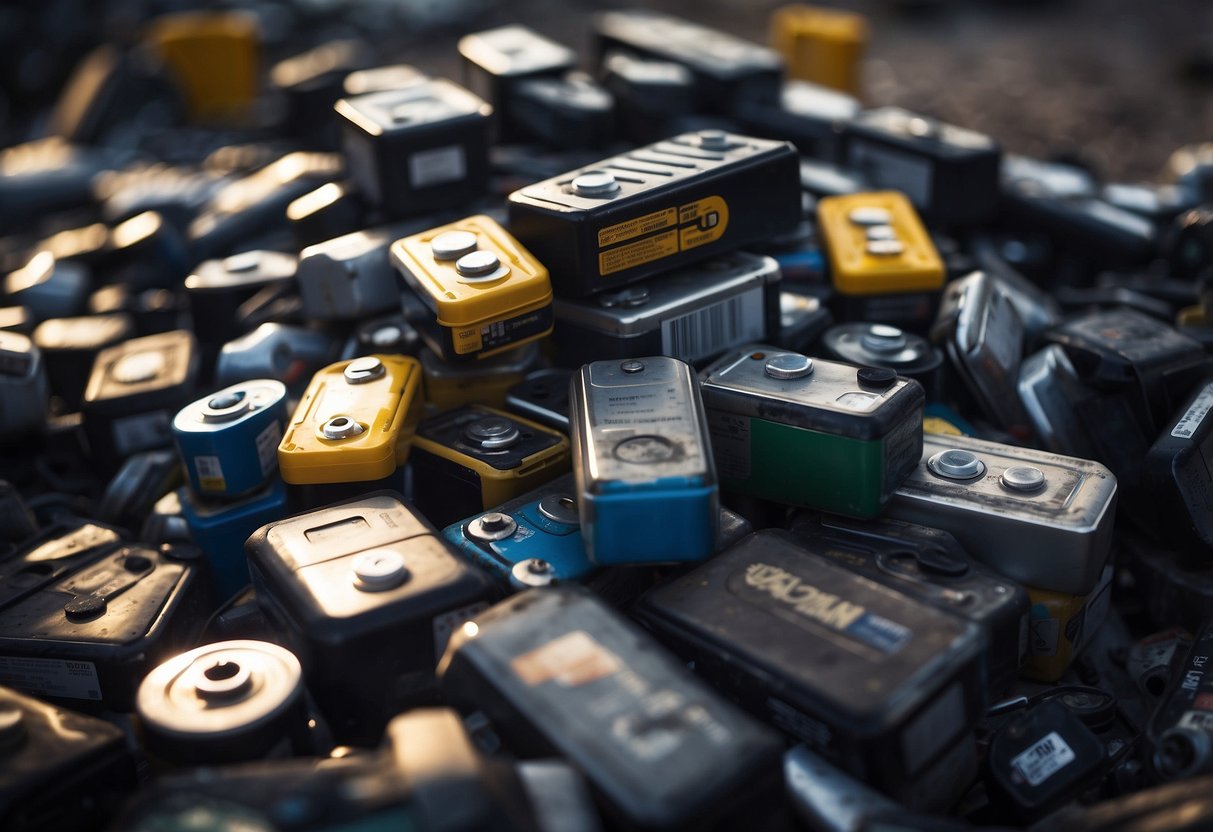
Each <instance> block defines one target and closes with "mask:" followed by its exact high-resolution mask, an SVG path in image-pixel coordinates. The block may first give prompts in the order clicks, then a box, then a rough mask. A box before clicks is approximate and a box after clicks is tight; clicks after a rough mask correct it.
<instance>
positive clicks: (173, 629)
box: [0, 546, 214, 712]
mask: <svg viewBox="0 0 1213 832" xmlns="http://www.w3.org/2000/svg"><path fill="white" fill-rule="evenodd" d="M197 554H198V551H197V549H194V548H193V547H190V546H182V547H179V548H175V547H172V546H164V547H161V548H160V549H159V550H155V549H149V548H146V547H142V546H123V547H121V548H119V549H115V550H112V551H110V552H109V553H107V554H102V555H100V556H99V557H97V558H95V559H92V560H90V561H89V562H88V563H87V564H84V565H82V566H80V567H79V568H77V569H76V570H75V571H74V572H69V573H68V574H66V575H65V576H63V577H61V578H59V579H57V580H55V581H53V582H52V583H49V584H43V585H42V586H40V587H38V588H37V589H34V590H33V591H29V592H27V593H25V594H24V595H22V596H20V597H17V598H11V599H10V600H9V601H8V602H7V603H5V604H4V606H3V609H0V684H6V685H10V686H12V687H15V688H17V689H18V690H21V691H23V692H25V693H30V694H33V695H35V696H40V697H45V698H47V699H50V700H53V701H56V702H62V703H64V704H68V705H69V706H70V707H73V708H78V709H80V710H89V709H101V708H104V709H105V710H110V711H118V712H127V711H130V710H131V709H132V708H133V707H134V700H135V689H136V687H137V686H138V683H139V679H141V678H142V677H143V674H144V673H145V672H146V671H147V669H148V668H150V667H151V666H154V665H155V664H157V663H158V662H160V661H162V660H163V659H165V658H166V657H168V656H170V655H172V654H173V653H175V652H177V651H178V650H181V649H183V648H185V647H187V646H188V645H190V644H192V643H193V640H194V639H195V638H196V637H197V635H198V633H199V632H200V631H201V629H202V626H203V624H204V623H205V621H206V616H207V615H208V614H209V612H210V610H211V609H212V607H213V605H214V600H213V597H212V595H213V593H212V588H211V585H210V582H209V576H208V575H206V573H205V571H202V570H199V568H198V565H197V564H196V563H195V562H192V561H193V559H194V558H195V557H197Z"/></svg>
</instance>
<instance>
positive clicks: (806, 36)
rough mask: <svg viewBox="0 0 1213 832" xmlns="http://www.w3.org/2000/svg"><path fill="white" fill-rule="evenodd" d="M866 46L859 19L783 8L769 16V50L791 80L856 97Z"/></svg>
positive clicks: (812, 8)
mask: <svg viewBox="0 0 1213 832" xmlns="http://www.w3.org/2000/svg"><path fill="white" fill-rule="evenodd" d="M867 45H868V21H867V19H866V18H865V17H864V16H863V15H859V14H854V13H853V12H847V11H843V10H841V9H831V8H823V7H821V6H807V5H793V6H784V7H782V8H779V9H776V10H775V11H774V12H773V13H772V14H771V47H772V48H773V49H774V50H775V51H776V52H779V53H780V54H781V55H783V58H784V60H785V61H786V62H787V67H788V75H789V76H790V77H792V78H797V79H800V80H802V81H811V82H813V83H814V84H821V85H822V86H826V87H832V88H833V89H836V90H841V91H842V92H846V93H850V94H851V95H854V96H857V97H858V96H859V95H860V94H861V87H862V85H861V83H860V67H861V63H860V62H861V61H862V59H863V52H864V49H865V48H866V47H867Z"/></svg>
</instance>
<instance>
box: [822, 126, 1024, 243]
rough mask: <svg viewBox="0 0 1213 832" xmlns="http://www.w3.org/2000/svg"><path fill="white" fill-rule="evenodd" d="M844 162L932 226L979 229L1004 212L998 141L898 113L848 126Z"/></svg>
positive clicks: (843, 153)
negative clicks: (897, 195) (903, 199)
mask: <svg viewBox="0 0 1213 832" xmlns="http://www.w3.org/2000/svg"><path fill="white" fill-rule="evenodd" d="M842 157H843V162H844V164H846V166H847V167H849V168H853V169H855V170H857V171H859V172H860V173H861V174H863V176H864V178H866V179H867V180H868V181H869V182H870V183H871V184H872V185H873V186H875V187H877V188H895V189H897V190H900V191H902V192H904V193H905V195H906V196H908V197H909V198H910V201H911V202H913V203H914V206H915V207H916V208H917V209H918V210H919V211H921V212H922V214H923V216H924V217H925V218H926V219H927V221H928V222H932V223H938V224H941V225H953V224H955V225H961V224H964V225H973V224H978V223H981V222H984V221H986V220H989V219H991V218H992V217H993V216H994V213H995V211H996V209H997V207H998V197H999V190H998V171H999V163H1000V160H1001V158H1002V150H1001V149H1000V148H999V146H998V143H997V142H995V141H994V139H992V138H990V137H989V136H986V135H984V134H982V133H979V132H977V131H975V130H969V129H966V128H963V127H957V126H955V125H951V124H945V123H942V122H940V121H937V120H936V119H933V118H930V117H928V116H924V115H918V114H916V113H912V112H909V111H907V110H903V109H900V108H898V107H881V108H878V109H875V110H865V111H864V112H862V113H859V114H858V115H856V116H855V117H854V118H852V119H851V120H849V121H847V122H846V123H845V124H844V125H843V129H842Z"/></svg>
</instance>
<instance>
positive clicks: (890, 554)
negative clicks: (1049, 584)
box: [787, 512, 1030, 697]
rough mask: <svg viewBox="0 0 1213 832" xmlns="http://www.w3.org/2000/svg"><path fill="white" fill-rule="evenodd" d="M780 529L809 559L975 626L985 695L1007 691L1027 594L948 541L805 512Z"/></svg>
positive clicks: (904, 526) (935, 534) (897, 524)
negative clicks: (983, 646) (981, 643)
mask: <svg viewBox="0 0 1213 832" xmlns="http://www.w3.org/2000/svg"><path fill="white" fill-rule="evenodd" d="M787 528H788V531H789V532H791V534H792V535H794V536H795V537H796V539H797V541H798V542H799V543H800V544H801V545H802V546H804V547H805V548H806V549H808V550H809V551H810V552H812V553H813V554H815V555H821V556H824V557H828V558H831V559H833V560H834V561H835V562H837V563H839V564H840V565H842V566H845V567H846V568H847V569H849V570H851V571H852V572H856V573H858V574H860V575H863V576H864V577H865V578H870V579H871V580H873V581H876V582H877V583H881V584H885V585H886V586H890V587H892V588H893V589H896V590H898V591H899V592H904V593H905V594H907V595H910V596H913V597H915V598H918V599H921V600H923V601H926V602H927V603H929V604H931V605H932V606H935V607H937V608H939V609H942V610H946V611H948V612H951V613H953V614H955V615H959V616H960V617H961V618H965V619H968V620H969V621H972V622H973V623H975V624H977V625H978V626H979V627H981V628H982V630H983V631H985V634H986V642H987V644H988V651H989V652H988V653H987V654H986V656H985V660H984V662H983V664H984V666H985V676H986V687H987V690H988V691H989V692H990V695H991V696H992V697H993V696H997V695H999V694H1001V693H1002V692H1003V691H1006V690H1007V689H1008V688H1009V687H1010V686H1011V685H1012V683H1014V681H1015V679H1016V678H1017V676H1018V674H1019V668H1020V665H1021V664H1022V663H1023V657H1024V652H1025V650H1026V649H1027V640H1028V608H1029V606H1030V602H1029V599H1028V593H1027V591H1026V590H1025V589H1024V588H1023V587H1022V586H1020V585H1018V584H1016V583H1015V582H1014V581H1010V580H1007V579H1006V578H1003V577H1001V576H999V575H997V574H995V573H994V572H992V571H991V570H989V569H986V568H984V567H982V566H981V565H980V564H978V563H977V562H975V561H974V560H973V559H972V558H971V557H970V556H969V554H968V552H966V551H965V550H964V547H963V546H961V545H960V544H959V543H958V542H957V541H956V538H955V537H953V536H952V535H951V534H950V533H948V532H945V531H943V530H941V529H932V528H929V527H927V526H919V525H916V524H914V523H903V522H901V521H899V520H889V519H885V518H877V519H875V520H852V519H850V518H846V517H836V516H832V515H828V514H823V515H815V514H812V513H809V512H796V513H795V514H794V515H793V516H792V517H790V518H789V520H788V525H787Z"/></svg>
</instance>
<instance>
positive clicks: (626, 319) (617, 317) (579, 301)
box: [554, 252, 780, 367]
mask: <svg viewBox="0 0 1213 832" xmlns="http://www.w3.org/2000/svg"><path fill="white" fill-rule="evenodd" d="M779 286H780V272H779V265H778V264H777V263H776V262H775V261H774V260H773V259H772V258H770V257H762V256H758V255H753V254H746V253H744V252H732V253H730V254H723V255H720V256H718V257H712V258H709V259H707V260H703V261H701V262H699V263H695V264H692V265H689V266H684V267H682V268H678V269H674V270H673V271H669V272H666V273H663V274H661V275H659V276H657V277H653V278H649V279H648V280H645V281H642V282H640V283H634V284H632V285H630V286H625V287H623V288H620V289H615V290H611V291H606V292H599V293H598V294H596V295H591V296H590V297H587V298H558V299H557V300H556V301H555V304H554V309H555V313H556V331H555V336H554V340H555V343H556V354H557V356H558V358H559V361H560V363H561V364H562V365H563V366H566V367H580V366H581V365H582V364H586V363H588V362H590V361H598V360H606V359H612V358H620V359H622V358H641V357H643V356H647V355H668V356H670V357H672V358H677V359H679V360H681V361H685V362H687V363H697V362H699V363H702V362H704V361H707V360H710V359H712V358H715V357H716V356H718V355H720V353H722V352H724V351H726V350H728V349H730V348H732V347H739V346H741V345H742V344H748V343H751V342H755V341H765V340H766V339H767V338H768V337H771V336H773V335H775V334H776V333H777V332H778V326H779V324H778V320H777V315H778V312H779Z"/></svg>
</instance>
